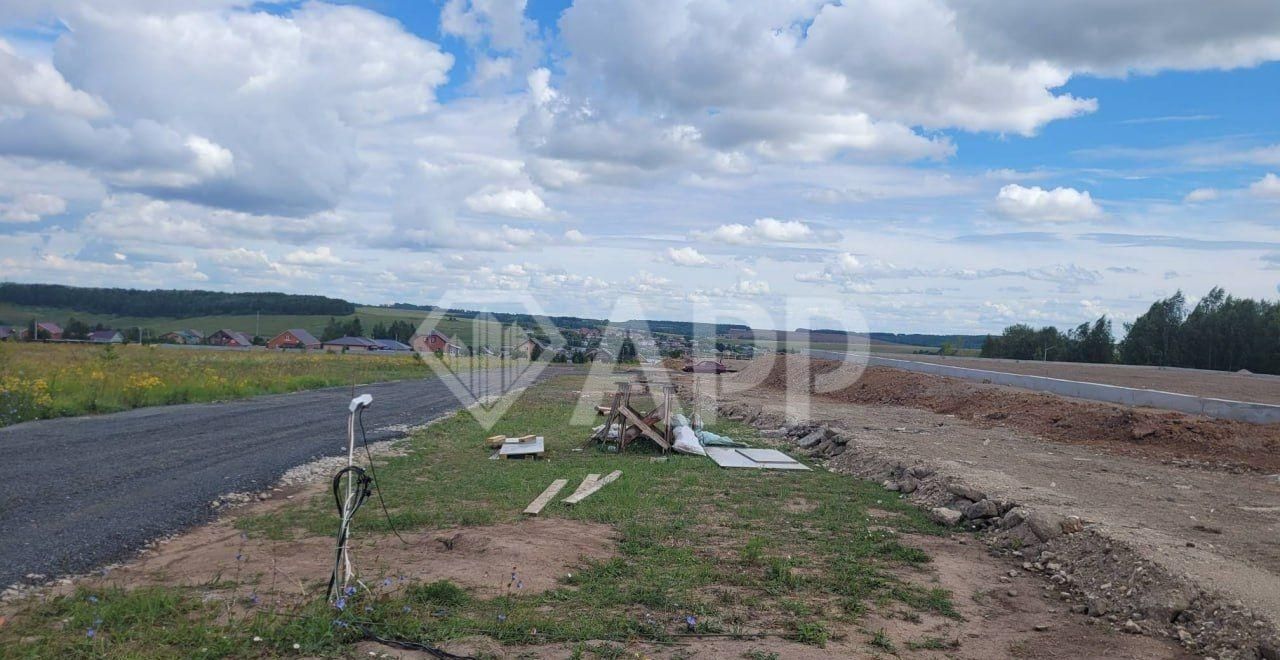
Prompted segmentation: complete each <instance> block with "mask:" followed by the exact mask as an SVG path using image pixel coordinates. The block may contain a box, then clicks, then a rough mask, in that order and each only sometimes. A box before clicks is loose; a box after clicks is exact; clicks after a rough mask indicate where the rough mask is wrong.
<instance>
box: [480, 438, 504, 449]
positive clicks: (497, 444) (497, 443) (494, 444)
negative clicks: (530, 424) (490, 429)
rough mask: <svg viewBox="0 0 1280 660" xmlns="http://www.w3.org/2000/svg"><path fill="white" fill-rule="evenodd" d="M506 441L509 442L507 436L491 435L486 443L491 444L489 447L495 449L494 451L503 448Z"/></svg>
mask: <svg viewBox="0 0 1280 660" xmlns="http://www.w3.org/2000/svg"><path fill="white" fill-rule="evenodd" d="M506 441H507V436H505V435H491V436H489V437H488V438H486V439H485V442H487V443H489V446H490V447H493V448H494V449H497V448H498V447H501V446H502V443H504V442H506Z"/></svg>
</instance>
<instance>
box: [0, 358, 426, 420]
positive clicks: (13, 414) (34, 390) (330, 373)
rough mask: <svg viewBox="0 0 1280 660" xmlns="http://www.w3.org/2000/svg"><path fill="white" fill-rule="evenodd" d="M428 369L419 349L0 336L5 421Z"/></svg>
mask: <svg viewBox="0 0 1280 660" xmlns="http://www.w3.org/2000/svg"><path fill="white" fill-rule="evenodd" d="M429 374H430V370H429V369H428V367H427V366H426V365H425V364H424V363H423V362H422V361H421V360H420V359H418V357H417V356H416V355H414V354H408V355H403V354H402V355H397V356H386V357H384V356H366V355H351V356H343V355H335V354H328V353H324V354H319V353H310V354H299V353H280V352H275V351H252V352H249V351H244V352H242V351H216V350H188V349H181V348H176V349H175V348H164V347H156V346H139V345H125V346H91V345H86V344H42V343H26V342H0V426H4V425H8V424H15V423H17V422H24V421H28V420H32V419H46V418H50V417H64V416H70V415H83V414H88V413H102V412H112V411H117V410H126V409H129V408H138V407H142V406H154V405H165V404H174V403H194V402H202V401H217V400H223V399H235V398H241V397H247V396H254V395H257V394H270V393H278V392H296V391H299V390H307V389H315V388H318V387H328V386H331V385H346V384H350V383H352V382H360V383H367V382H371V381H379V380H396V379H401V378H414V377H423V376H427V375H429Z"/></svg>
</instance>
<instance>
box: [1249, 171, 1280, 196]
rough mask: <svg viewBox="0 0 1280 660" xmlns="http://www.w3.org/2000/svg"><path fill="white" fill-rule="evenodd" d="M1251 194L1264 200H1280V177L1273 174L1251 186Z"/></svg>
mask: <svg viewBox="0 0 1280 660" xmlns="http://www.w3.org/2000/svg"><path fill="white" fill-rule="evenodd" d="M1249 194H1250V195H1253V196H1254V197H1261V198H1263V199H1280V177H1278V176H1276V175H1275V174H1274V173H1272V172H1267V174H1266V175H1265V176H1263V177H1262V178H1261V179H1258V180H1257V181H1254V182H1253V183H1251V184H1249Z"/></svg>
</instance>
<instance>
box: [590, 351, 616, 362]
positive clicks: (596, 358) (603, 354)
mask: <svg viewBox="0 0 1280 660" xmlns="http://www.w3.org/2000/svg"><path fill="white" fill-rule="evenodd" d="M584 357H586V358H587V362H616V361H617V358H616V357H614V355H613V353H610V352H609V349H607V348H592V349H588V350H587V352H586V354H585V355H584Z"/></svg>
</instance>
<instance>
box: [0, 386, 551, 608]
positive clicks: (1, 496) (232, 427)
mask: <svg viewBox="0 0 1280 660" xmlns="http://www.w3.org/2000/svg"><path fill="white" fill-rule="evenodd" d="M562 372H563V370H561V369H557V368H548V369H547V370H546V371H544V372H543V374H542V375H543V376H547V375H551V374H554V373H562ZM532 381H533V379H532V378H528V377H525V378H523V379H521V380H520V381H519V382H518V384H519V385H521V386H523V385H527V384H529V383H530V382H532ZM500 387H501V385H500V384H499V382H498V380H497V379H496V378H495V379H491V380H489V381H484V380H481V381H478V382H477V383H476V387H475V388H474V391H475V392H476V394H478V395H481V396H483V395H485V394H489V393H494V392H497V391H499V389H498V388H500ZM356 391H357V392H360V393H364V392H367V393H369V394H372V395H373V399H374V403H373V406H372V407H370V408H369V409H368V411H367V412H366V413H365V425H366V427H367V428H368V432H369V441H370V442H375V441H378V440H387V439H390V438H393V437H396V436H398V435H400V434H402V433H403V432H404V428H406V427H408V426H416V425H421V424H424V423H426V422H428V421H430V420H431V419H433V418H435V417H438V416H440V415H443V414H445V413H448V412H451V411H453V410H457V409H458V408H459V407H461V405H462V404H461V403H460V402H459V400H458V399H457V398H456V397H454V396H453V394H452V393H451V392H450V390H449V389H448V388H447V387H446V385H445V384H444V383H443V382H442V381H440V380H439V379H437V378H427V379H423V380H413V381H401V382H395V383H380V384H373V385H365V386H360V387H358V388H356ZM350 399H351V390H350V388H345V387H344V388H332V389H325V390H316V391H311V392H300V393H295V394H283V395H272V396H263V397H258V398H254V399H248V400H243V401H236V402H230V403H215V404H191V405H180V406H165V407H158V408H141V409H137V410H131V411H128V412H123V413H117V414H111V415H101V416H96V417H73V418H64V419H54V420H45V421H39V422H28V423H26V424H18V425H15V426H10V427H6V428H2V429H0V452H3V454H4V456H5V459H4V465H5V467H6V470H5V475H4V478H3V479H0V529H3V530H4V533H3V534H0V588H3V587H4V586H5V585H9V584H13V583H14V582H17V581H19V580H21V579H23V577H24V576H25V575H27V574H30V573H35V574H42V575H45V576H48V577H55V576H58V575H64V574H74V573H79V572H84V571H87V570H91V569H93V568H95V567H97V566H100V565H102V564H104V563H106V562H110V561H113V560H117V559H120V558H123V557H126V556H129V555H131V554H132V553H133V552H134V551H136V550H137V549H138V548H140V547H141V546H142V545H143V544H145V543H146V542H147V541H149V540H151V539H154V538H156V537H159V536H163V535H166V534H170V533H172V532H175V531H177V530H180V529H183V528H186V527H190V526H192V525H196V524H200V523H204V522H207V521H209V520H210V519H212V518H213V515H214V510H213V508H212V507H211V506H210V503H211V502H212V500H214V499H215V498H217V497H218V496H220V495H222V494H224V493H228V492H246V491H248V492H253V491H258V490H262V489H265V488H267V487H268V486H270V485H271V484H273V483H274V482H275V481H276V480H277V479H279V478H280V476H281V475H282V474H283V473H284V472H285V471H286V470H288V469H289V468H290V467H293V466H295V465H299V464H302V463H306V462H308V461H310V460H313V459H315V458H318V457H321V456H328V455H336V454H341V453H343V452H345V451H346V442H347V441H346V415H347V402H349V401H350ZM472 402H473V399H472V400H467V401H465V402H464V403H466V404H467V405H469V404H470V403H472Z"/></svg>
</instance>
